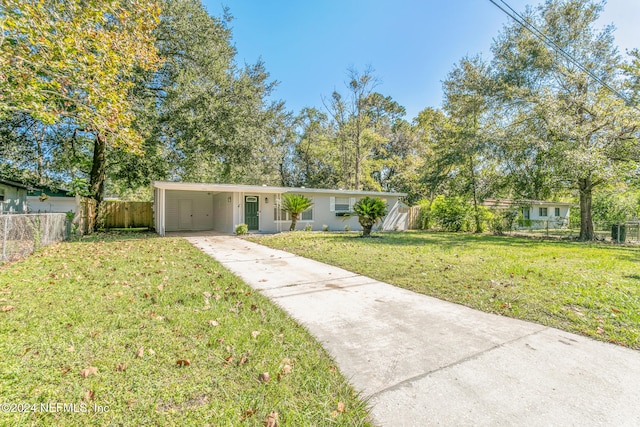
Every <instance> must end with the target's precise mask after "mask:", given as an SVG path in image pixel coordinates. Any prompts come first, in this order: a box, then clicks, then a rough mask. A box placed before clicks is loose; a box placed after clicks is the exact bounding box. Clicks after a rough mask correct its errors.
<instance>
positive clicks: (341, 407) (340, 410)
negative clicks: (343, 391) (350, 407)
mask: <svg viewBox="0 0 640 427" xmlns="http://www.w3.org/2000/svg"><path fill="white" fill-rule="evenodd" d="M345 408H346V407H345V404H344V402H338V408H337V409H336V410H337V411H338V412H340V413H342V412H344V410H345Z"/></svg>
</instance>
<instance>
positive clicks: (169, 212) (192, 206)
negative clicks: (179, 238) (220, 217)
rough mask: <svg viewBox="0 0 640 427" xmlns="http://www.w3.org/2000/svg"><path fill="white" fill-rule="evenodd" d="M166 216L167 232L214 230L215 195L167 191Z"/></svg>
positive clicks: (199, 192)
mask: <svg viewBox="0 0 640 427" xmlns="http://www.w3.org/2000/svg"><path fill="white" fill-rule="evenodd" d="M165 215H166V217H165V229H166V231H181V230H194V231H201V230H213V224H214V220H213V195H212V194H211V193H210V192H206V191H180V190H166V193H165ZM181 216H182V217H181Z"/></svg>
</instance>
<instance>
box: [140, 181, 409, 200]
mask: <svg viewBox="0 0 640 427" xmlns="http://www.w3.org/2000/svg"><path fill="white" fill-rule="evenodd" d="M152 187H153V188H160V189H164V190H183V191H212V192H228V193H233V192H244V193H271V194H273V193H276V194H280V193H331V194H336V195H340V194H345V195H353V196H355V195H357V196H395V197H405V196H406V195H407V193H390V192H379V191H359V190H331V189H326V188H324V189H323V188H305V187H273V186H268V185H243V184H207V183H201V182H170V181H153V183H152Z"/></svg>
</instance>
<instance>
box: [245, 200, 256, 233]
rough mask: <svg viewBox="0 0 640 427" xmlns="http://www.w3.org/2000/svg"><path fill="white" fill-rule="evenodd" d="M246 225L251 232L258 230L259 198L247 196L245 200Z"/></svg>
mask: <svg viewBox="0 0 640 427" xmlns="http://www.w3.org/2000/svg"><path fill="white" fill-rule="evenodd" d="M244 223H245V224H247V226H248V228H249V230H256V231H257V230H258V229H259V225H258V224H259V223H258V197H257V196H245V198H244Z"/></svg>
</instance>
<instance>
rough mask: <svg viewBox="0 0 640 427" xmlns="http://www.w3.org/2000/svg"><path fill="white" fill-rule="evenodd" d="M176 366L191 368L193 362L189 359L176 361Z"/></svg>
mask: <svg viewBox="0 0 640 427" xmlns="http://www.w3.org/2000/svg"><path fill="white" fill-rule="evenodd" d="M176 365H178V366H180V367H181V368H182V367H185V366H191V361H190V360H189V359H180V360H177V361H176Z"/></svg>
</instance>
